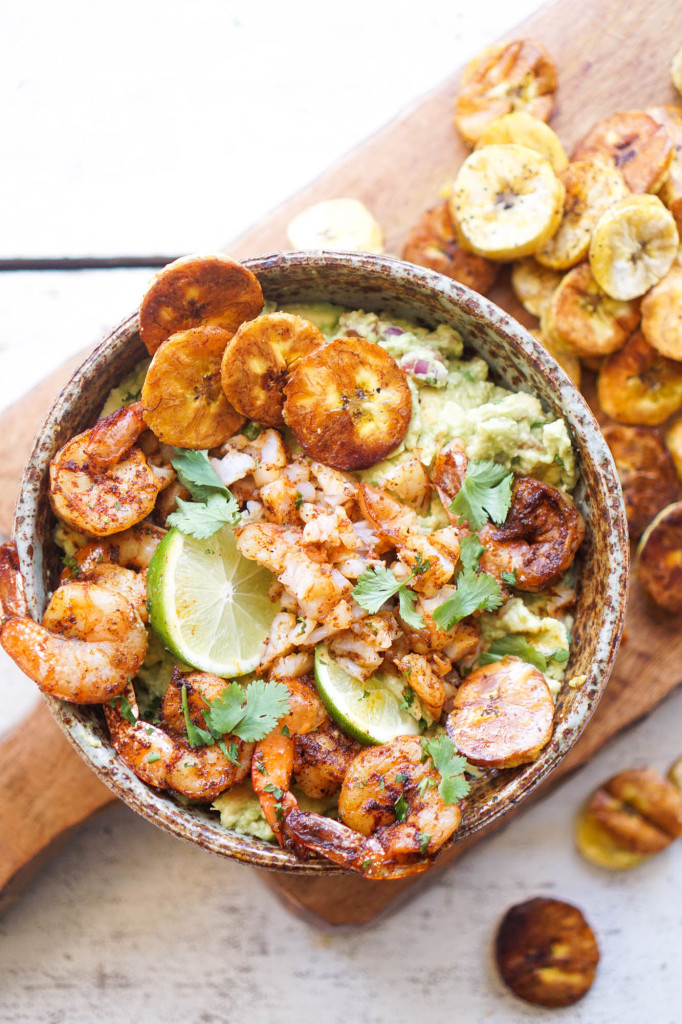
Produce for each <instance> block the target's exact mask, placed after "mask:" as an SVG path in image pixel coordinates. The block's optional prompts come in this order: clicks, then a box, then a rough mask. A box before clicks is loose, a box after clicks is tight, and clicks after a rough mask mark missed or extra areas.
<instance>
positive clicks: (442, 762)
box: [422, 735, 471, 804]
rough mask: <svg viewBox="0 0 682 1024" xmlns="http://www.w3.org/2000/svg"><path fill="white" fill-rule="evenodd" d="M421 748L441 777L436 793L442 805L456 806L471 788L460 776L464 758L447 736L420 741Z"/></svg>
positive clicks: (462, 770) (464, 761) (464, 764)
mask: <svg viewBox="0 0 682 1024" xmlns="http://www.w3.org/2000/svg"><path fill="white" fill-rule="evenodd" d="M422 747H423V749H424V751H425V752H426V753H427V754H428V755H429V757H430V758H431V760H432V761H433V764H434V767H435V769H436V771H437V772H438V773H439V775H440V776H441V783H440V785H439V786H438V792H439V793H440V795H441V797H442V798H443V801H444V803H446V804H456V803H457V802H458V800H461V799H462V797H465V796H466V795H467V793H468V792H469V790H470V788H471V786H470V784H469V783H468V782H467V780H466V779H465V778H464V775H463V774H462V773H463V772H464V769H465V768H466V766H467V762H466V758H465V757H462V756H461V754H458V753H457V749H456V747H455V745H454V743H453V742H452V740H451V739H450V737H449V736H445V735H442V736H434V738H433V739H430V740H422Z"/></svg>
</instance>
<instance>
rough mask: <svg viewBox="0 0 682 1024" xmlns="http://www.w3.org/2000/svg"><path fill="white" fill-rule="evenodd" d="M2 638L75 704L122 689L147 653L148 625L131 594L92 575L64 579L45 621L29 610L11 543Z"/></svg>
mask: <svg viewBox="0 0 682 1024" xmlns="http://www.w3.org/2000/svg"><path fill="white" fill-rule="evenodd" d="M0 604H1V605H2V624H1V625H0V644H2V646H3V647H4V649H5V651H6V652H7V653H8V654H9V656H10V658H12V659H13V660H14V661H15V662H16V664H17V665H18V666H19V668H20V669H21V670H22V671H23V672H25V673H26V675H27V676H29V677H30V678H31V679H33V681H34V682H35V683H37V685H38V686H39V687H40V689H41V690H42V691H43V692H44V693H48V694H50V695H51V696H53V697H59V698H61V699H62V700H68V701H72V702H74V703H76V704H102V703H103V702H104V701H108V700H111V698H112V697H115V696H117V695H118V694H120V693H121V692H122V691H123V689H124V688H125V686H126V684H127V683H128V682H129V681H130V679H131V678H132V676H134V675H135V673H136V672H137V671H138V669H139V668H140V666H141V665H142V662H143V661H144V658H145V655H146V653H147V631H146V629H145V627H144V625H143V623H142V620H141V619H140V616H139V615H138V613H137V611H136V610H135V608H134V607H133V605H132V604H131V602H130V601H129V600H128V598H127V597H126V596H125V595H124V594H122V593H118V592H112V591H111V590H109V589H107V588H105V587H103V586H101V585H99V584H97V583H92V582H89V581H85V582H82V583H66V584H64V585H63V586H61V587H59V588H58V589H57V590H56V591H55V593H54V595H53V596H52V600H51V601H50V603H49V605H48V606H47V609H46V611H45V615H44V616H43V622H42V624H41V623H39V622H35V621H34V620H33V619H32V618H31V617H30V616H29V614H28V605H27V602H26V594H25V591H24V583H23V580H22V577H21V573H20V570H19V559H18V557H17V550H16V547H15V546H14V545H13V544H3V545H2V546H1V547H0Z"/></svg>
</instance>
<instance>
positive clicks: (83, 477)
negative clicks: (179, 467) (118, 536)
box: [50, 402, 166, 537]
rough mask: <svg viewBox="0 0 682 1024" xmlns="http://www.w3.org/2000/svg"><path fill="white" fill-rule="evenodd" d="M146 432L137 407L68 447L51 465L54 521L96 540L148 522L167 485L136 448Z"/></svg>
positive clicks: (106, 421) (108, 419) (109, 419)
mask: <svg viewBox="0 0 682 1024" xmlns="http://www.w3.org/2000/svg"><path fill="white" fill-rule="evenodd" d="M146 429H147V425H146V423H145V421H144V418H143V416H142V406H141V403H140V402H135V403H134V404H133V405H129V406H127V407H126V408H124V409H117V410H116V412H112V413H111V415H109V416H106V417H105V418H104V419H102V420H100V421H99V423H97V424H96V425H95V426H94V427H92V428H91V429H90V430H86V431H85V432H84V433H82V434H78V435H77V436H76V437H74V438H72V439H71V440H70V441H68V442H67V444H65V445H64V447H63V448H61V449H60V450H59V451H58V452H57V454H56V455H55V457H54V458H53V459H52V462H51V463H50V502H51V504H52V508H53V509H54V512H55V515H56V516H57V517H58V518H59V519H61V520H63V522H65V523H67V524H68V525H69V526H71V527H73V528H74V529H75V530H79V531H81V532H82V533H87V534H91V535H94V536H95V537H108V536H109V535H110V534H112V533H119V532H120V531H121V530H125V529H126V528H127V527H129V526H133V525H134V524H135V523H139V522H140V521H141V520H142V519H144V518H145V516H148V515H149V514H150V512H151V511H152V509H153V508H154V503H155V502H156V497H157V495H158V493H159V491H160V490H161V489H162V487H163V486H164V483H165V482H166V481H164V480H162V479H160V478H159V477H158V476H157V474H156V473H155V472H154V470H153V468H152V467H151V466H150V465H149V463H148V462H147V459H146V456H145V455H144V454H143V452H142V451H141V450H140V449H139V448H138V447H136V446H135V442H136V441H137V440H138V438H139V436H140V434H142V432H143V431H144V430H146Z"/></svg>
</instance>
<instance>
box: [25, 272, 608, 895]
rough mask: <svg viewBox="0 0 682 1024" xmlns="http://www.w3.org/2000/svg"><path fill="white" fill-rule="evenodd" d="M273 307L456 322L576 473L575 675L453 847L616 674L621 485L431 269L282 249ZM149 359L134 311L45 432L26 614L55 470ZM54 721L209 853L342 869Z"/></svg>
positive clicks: (515, 337)
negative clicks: (548, 733)
mask: <svg viewBox="0 0 682 1024" xmlns="http://www.w3.org/2000/svg"><path fill="white" fill-rule="evenodd" d="M246 265H247V266H248V267H250V268H251V270H253V271H254V273H255V274H257V276H258V278H259V280H260V282H261V285H262V287H263V292H264V293H265V296H266V298H267V299H272V300H274V301H275V302H278V303H281V302H304V301H314V300H321V299H323V300H327V301H330V302H335V303H340V304H342V305H345V306H348V307H350V308H352V309H365V310H375V311H385V312H388V313H392V314H394V315H398V316H402V317H407V318H410V319H413V320H416V321H418V322H420V323H422V324H424V325H425V326H429V327H433V326H435V325H437V324H439V323H449V324H452V325H453V326H454V327H456V328H457V329H458V330H459V331H461V333H462V334H463V336H464V340H465V345H466V348H467V349H468V350H470V351H472V352H475V353H478V354H479V355H481V356H482V357H483V358H484V359H485V360H486V362H487V363H488V364H489V365H490V367H491V370H492V374H493V376H494V378H495V379H496V380H497V381H498V382H499V383H501V384H503V385H504V386H506V387H507V388H510V389H511V390H512V391H515V390H518V389H522V390H526V391H530V392H532V393H534V394H536V395H537V396H538V397H539V398H540V399H541V401H542V402H543V404H544V406H545V408H546V409H547V410H549V411H550V412H551V413H553V414H554V415H557V416H563V417H564V418H565V419H566V421H567V423H568V427H569V431H570V433H571V439H572V443H573V446H574V449H575V452H576V456H577V462H578V466H579V467H580V473H581V477H580V482H579V485H578V489H577V491H576V501H577V504H578V506H579V508H580V510H581V512H582V514H583V516H584V517H585V522H586V526H587V533H586V538H585V542H584V544H583V545H582V547H581V549H580V552H579V555H578V560H577V565H578V581H579V583H578V604H577V610H576V619H575V628H574V630H573V644H572V655H571V660H570V664H569V666H568V671H567V676H566V678H567V679H568V678H570V677H574V676H577V675H583V674H584V676H585V677H586V678H585V682H584V683H583V684H582V685H580V686H578V687H577V688H575V689H572V688H570V687H568V686H566V685H564V686H563V688H562V690H561V693H560V695H559V698H558V701H557V705H556V716H555V729H554V735H553V737H552V740H551V742H550V743H549V745H548V746H547V747H545V749H544V750H543V751H542V753H541V754H540V756H539V758H538V759H537V761H535V762H534V763H533V764H528V765H524V766H523V767H520V768H515V769H510V770H507V771H503V772H499V773H497V774H496V775H494V777H493V778H492V779H490V778H489V779H487V780H486V781H485V784H484V785H483V784H481V783H476V784H474V786H473V787H472V792H471V796H470V798H469V800H468V803H467V808H466V810H465V813H464V816H463V820H462V825H461V827H460V829H459V830H458V831H457V832H456V833H455V835H454V837H453V839H452V840H451V842H454V843H458V842H462V840H464V839H468V838H469V837H470V836H472V835H473V834H474V833H476V832H478V831H479V830H481V829H483V828H484V827H485V826H487V825H489V824H490V823H491V822H493V821H495V820H496V819H498V818H500V817H502V816H503V815H504V814H506V813H507V811H509V810H510V809H511V808H512V807H514V806H516V805H518V804H519V803H520V802H521V801H522V800H525V799H526V798H527V797H528V796H529V795H530V794H531V793H532V791H533V790H534V789H535V788H536V787H537V786H538V785H539V784H540V782H542V780H543V779H546V778H547V776H548V775H550V774H551V772H552V771H553V770H554V769H555V768H556V766H557V765H558V764H559V762H560V761H561V759H562V758H563V757H565V756H566V754H567V753H568V751H569V750H570V749H571V747H572V746H573V744H574V743H575V741H576V740H577V738H578V736H579V735H580V733H581V732H582V730H583V729H584V727H585V725H586V724H587V722H588V720H589V718H590V715H591V714H592V712H593V711H594V709H595V707H596V705H597V702H598V701H599V698H600V697H601V694H602V693H603V691H604V688H605V686H606V683H607V680H608V678H609V674H610V672H611V669H612V667H613V663H614V659H615V657H616V652H617V650H618V644H619V641H620V636H621V631H622V628H623V617H624V611H625V602H626V595H627V580H628V535H627V528H626V522H625V512H624V508H623V501H622V496H621V490H620V486H619V483H618V477H617V475H616V471H615V468H614V465H613V461H612V459H611V455H610V453H609V450H608V448H607V446H606V444H605V442H604V441H603V439H602V436H601V434H600V432H599V428H598V426H597V423H596V421H595V419H594V417H593V416H592V413H591V412H590V410H589V408H588V407H587V405H586V404H585V401H584V400H583V398H582V396H581V395H580V393H579V392H578V391H577V390H576V388H575V387H574V386H573V384H572V383H571V382H570V380H569V379H568V377H567V376H566V375H565V374H564V373H563V371H562V370H561V369H560V368H559V366H558V365H557V363H556V362H555V361H554V360H553V359H552V358H551V356H549V355H548V354H547V352H546V351H545V350H544V349H543V348H542V346H541V345H539V344H538V343H537V342H536V341H534V339H533V338H532V337H531V336H530V335H529V334H528V332H527V331H525V330H524V329H523V328H522V327H521V326H520V325H519V324H518V323H516V321H515V320H513V319H512V318H511V317H510V316H508V315H507V314H506V313H504V312H503V311H502V310H501V309H499V308H498V307H497V306H495V305H493V303H491V302H489V301H488V300H487V299H485V298H482V297H481V296H480V295H478V294H476V293H475V292H472V291H470V290H469V289H468V288H465V287H463V286H462V285H459V284H456V283H455V282H453V281H450V280H449V279H448V278H446V277H442V276H441V275H439V274H436V273H434V272H433V271H430V270H425V269H422V268H421V267H415V266H412V265H411V264H408V263H403V262H401V261H400V260H395V259H391V258H388V257H381V256H370V255H365V254H360V253H323V252H309V253H301V252H285V253H277V254H274V255H270V256H263V257H259V258H257V259H252V260H247V261H246ZM144 355H146V352H145V350H144V349H143V346H142V344H141V342H140V338H139V334H138V319H137V315H133V316H131V317H129V318H128V319H127V320H125V321H124V322H123V323H122V324H121V325H120V327H118V328H117V329H116V330H115V331H114V332H113V333H112V334H110V335H109V337H108V338H106V339H105V340H104V341H103V342H102V344H101V345H100V346H99V347H98V348H97V349H96V350H95V351H94V352H93V353H92V355H91V356H89V357H88V359H86V360H85V362H84V363H83V364H82V365H81V366H80V368H79V369H78V370H77V371H76V372H75V374H74V375H73V377H72V378H71V381H70V382H69V384H68V385H67V386H66V388H65V389H64V390H63V391H62V393H61V394H60V395H59V396H58V398H57V400H56V401H55V403H54V405H53V406H52V409H51V410H50V412H49V413H48V415H47V418H46V420H45V422H44V423H43V426H42V428H41V430H40V431H39V433H38V436H37V439H36V441H35V444H34V447H33V451H32V452H31V455H30V458H29V461H28V464H27V467H26V470H25V472H24V477H23V480H22V485H21V491H20V494H19V497H18V501H17V506H16V512H15V518H14V535H15V539H16V543H17V546H18V549H19V556H20V559H21V566H22V570H23V573H24V576H25V579H26V586H27V593H28V601H29V607H30V610H31V614H32V615H33V616H35V617H36V618H40V617H41V615H42V612H43V610H44V608H45V604H46V594H48V592H49V591H50V590H51V588H53V587H54V585H55V582H56V580H57V576H58V572H59V569H60V565H61V562H60V558H59V552H58V551H57V549H56V548H55V545H54V544H53V541H52V530H53V527H54V518H53V515H52V512H51V509H50V505H49V502H48V498H47V489H48V465H49V462H50V459H51V458H52V456H53V455H54V454H55V452H56V451H57V450H58V449H59V448H60V447H61V446H62V445H63V444H64V443H65V442H66V441H67V440H68V439H69V438H71V437H73V435H74V434H76V433H78V432H79V431H82V430H84V429H86V428H87V427H88V426H90V425H92V424H93V423H94V421H95V420H96V418H97V414H98V412H99V410H100V409H101V407H102V405H103V403H104V400H105V398H106V396H107V394H108V392H109V390H110V389H111V388H112V387H114V386H115V385H117V384H118V383H119V382H120V381H121V379H122V378H123V376H124V375H125V374H126V373H128V372H129V371H130V370H131V369H132V368H133V366H134V365H135V364H136V363H137V362H138V361H139V360H140V359H141V358H142V357H143V356H144ZM47 702H48V705H49V707H50V710H51V712H52V714H53V715H54V718H55V719H56V721H57V723H58V724H59V726H60V727H61V729H62V730H63V731H64V732H65V733H66V735H67V737H68V738H69V740H70V741H71V743H72V744H73V745H74V747H75V748H76V750H77V751H78V753H79V754H80V756H81V757H82V758H83V759H84V760H85V761H87V763H88V764H89V765H90V767H91V768H92V770H93V771H94V772H95V773H96V774H97V775H98V776H99V777H100V779H101V780H102V781H103V782H104V783H105V784H106V785H107V786H109V787H110V789H112V790H113V791H114V793H116V795H117V796H119V797H120V798H121V799H122V800H124V801H125V803H127V804H128V805H129V806H130V807H132V808H134V809H135V810H136V811H138V812H139V813H140V814H142V815H143V816H144V817H145V818H147V819H148V820H149V821H151V822H153V823H154V824H155V825H158V826H159V827H161V828H164V829H166V830H167V831H168V832H172V833H173V834H174V835H176V836H179V837H180V838H182V839H185V840H187V841H189V842H191V843H196V844H197V845H198V846H201V847H203V848H204V849H207V850H211V851H212V852H214V853H218V854H221V855H222V856H224V857H232V858H235V859H236V860H241V861H244V862H246V863H249V864H252V865H256V866H258V867H262V868H270V869H274V870H279V871H290V872H297V873H299V874H310V875H312V874H325V873H337V872H338V871H341V870H342V869H341V868H339V867H336V866H335V865H333V864H330V863H329V862H327V861H322V860H317V859H312V860H310V861H307V862H303V861H299V860H296V858H295V857H294V856H293V855H292V854H290V853H286V852H285V851H284V850H282V849H280V848H279V847H278V846H276V845H271V844H270V843H267V842H264V841H263V840H260V839H256V838H254V837H251V836H243V835H239V834H237V833H236V832H231V831H228V830H226V829H224V828H223V827H222V826H221V825H220V822H219V820H218V817H217V815H216V814H215V812H211V811H209V810H208V809H203V808H200V807H196V806H194V807H184V806H181V805H180V804H179V803H177V802H176V801H175V800H174V799H173V798H172V797H171V796H170V795H168V794H166V793H164V792H157V791H156V790H154V789H151V788H150V787H148V786H146V785H145V784H144V783H143V782H141V781H140V780H139V779H138V778H137V777H136V776H135V775H134V774H133V773H132V772H131V771H130V770H129V769H128V768H127V767H126V766H125V765H124V764H123V762H122V761H121V760H120V759H119V758H118V757H117V755H116V754H115V753H114V751H113V749H112V747H111V745H110V743H109V739H108V734H107V730H106V727H105V724H104V719H103V715H102V712H101V710H98V709H97V708H96V707H84V706H83V707H81V706H77V705H74V704H64V703H62V702H60V701H58V700H55V699H52V698H47Z"/></svg>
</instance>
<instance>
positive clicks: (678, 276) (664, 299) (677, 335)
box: [642, 263, 682, 361]
mask: <svg viewBox="0 0 682 1024" xmlns="http://www.w3.org/2000/svg"><path fill="white" fill-rule="evenodd" d="M642 334H643V335H644V337H645V338H646V340H647V341H648V342H649V344H650V345H653V347H654V348H655V349H656V350H657V351H658V352H660V353H661V355H663V356H667V357H668V359H677V360H678V361H680V360H682V266H679V265H678V264H677V263H673V265H672V267H671V268H670V270H669V271H668V273H667V274H666V275H665V277H664V278H662V280H660V281H659V282H658V284H655V285H654V287H653V288H652V289H651V291H650V292H647V294H646V295H645V296H644V298H643V299H642Z"/></svg>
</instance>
